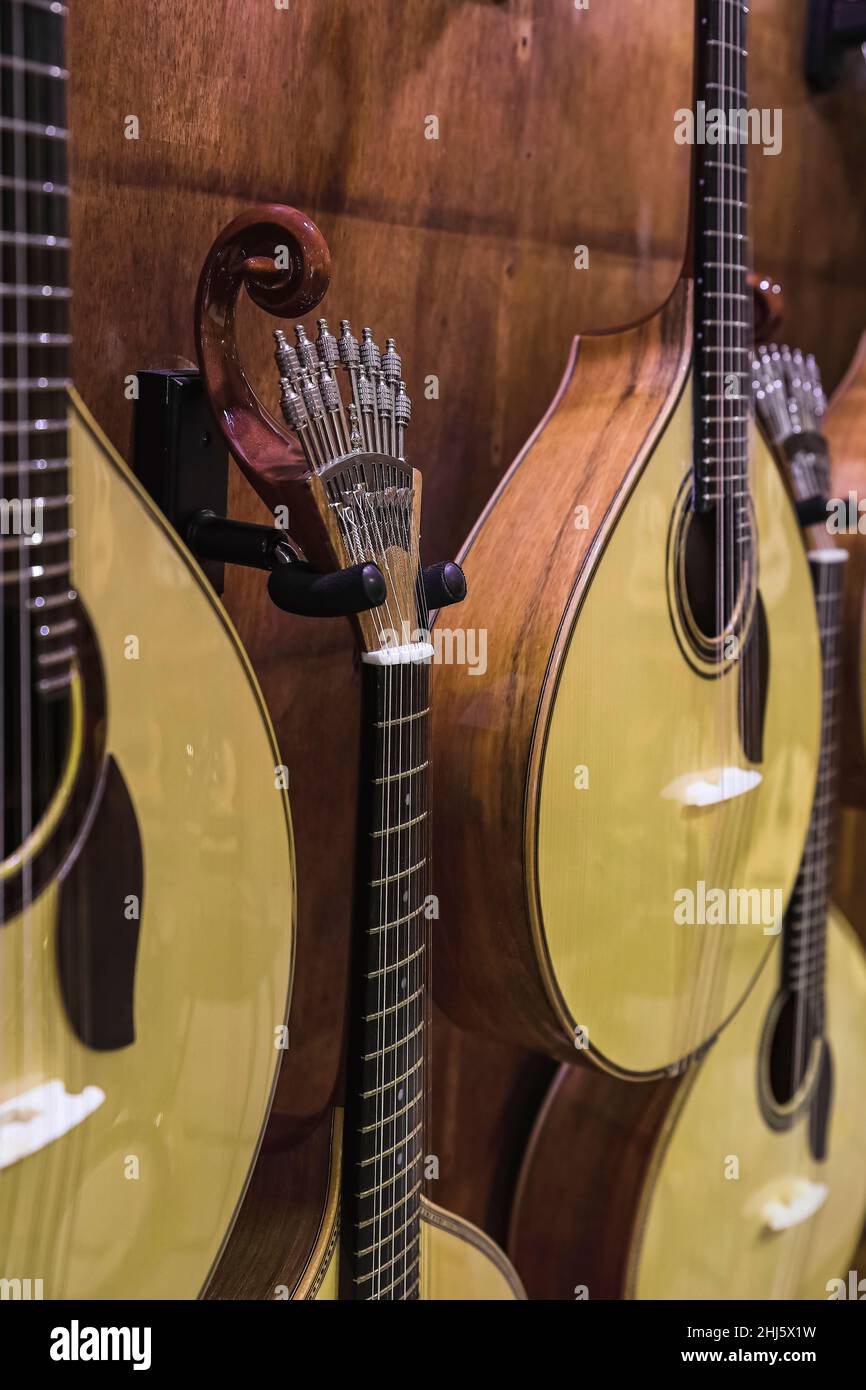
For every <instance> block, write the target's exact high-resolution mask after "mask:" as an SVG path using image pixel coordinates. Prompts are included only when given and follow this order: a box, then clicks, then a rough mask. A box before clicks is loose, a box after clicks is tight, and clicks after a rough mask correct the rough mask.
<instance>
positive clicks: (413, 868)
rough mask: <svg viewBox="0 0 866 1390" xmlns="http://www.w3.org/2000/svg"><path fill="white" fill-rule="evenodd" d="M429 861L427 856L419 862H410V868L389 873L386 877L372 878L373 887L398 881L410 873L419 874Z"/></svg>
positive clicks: (371, 885) (380, 886)
mask: <svg viewBox="0 0 866 1390" xmlns="http://www.w3.org/2000/svg"><path fill="white" fill-rule="evenodd" d="M426 863H427V860H426V858H424V859H419V861H418V863H417V864H410V865H409V867H408V868H405V869H398V870H397V872H396V873H395V874H388V875H387V877H385V878H374V879H371V880H370V887H371V888H382V887H384V886H385V884H386V883H396V882H397V880H398V879H400V878H408V877H409V875H410V874H417V873H418V872H419V870H421V869H423V868H424V865H425V864H426Z"/></svg>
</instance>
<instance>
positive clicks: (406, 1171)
mask: <svg viewBox="0 0 866 1390" xmlns="http://www.w3.org/2000/svg"><path fill="white" fill-rule="evenodd" d="M418 1157H419V1155H418V1154H416V1155H415V1158H414V1159H413V1162H415V1161H416V1160H417V1158H418ZM411 1174H412V1165H411V1164H409V1163H407V1164H406V1166H405V1168H401V1169H400V1170H399V1171H398V1172H396V1173H392V1175H391V1177H390V1178H385V1180H384V1181H383V1182H380V1183H377V1184H376V1186H375V1187H368V1188H365V1190H364V1191H363V1192H356V1193H355V1196H356V1197H357V1198H358V1200H359V1201H361V1202H364V1201H366V1200H367V1199H368V1198H369V1197H375V1196H377V1195H378V1193H379V1192H381V1190H382V1188H383V1187H393V1185H394V1183H395V1182H405V1181H406V1179H407V1178H409V1177H411ZM403 1200H404V1201H405V1200H406V1195H405V1193H404V1195H403Z"/></svg>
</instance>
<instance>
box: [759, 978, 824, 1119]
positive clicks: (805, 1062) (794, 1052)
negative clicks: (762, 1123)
mask: <svg viewBox="0 0 866 1390" xmlns="http://www.w3.org/2000/svg"><path fill="white" fill-rule="evenodd" d="M814 1036H815V1032H814V1027H813V1020H812V1016H811V1010H810V1009H809V1006H808V1005H807V1004H805V1003H804V1002H803V1001H802V1000H800V1001H799V1002H798V1000H797V999H796V997H795V996H794V995H792V994H788V995H786V997H785V999H784V1001H783V1003H782V1007H781V1009H780V1010H779V1012H778V1014H777V1016H776V1021H775V1026H774V1028H773V1030H772V1033H771V1035H770V1042H769V1053H768V1075H769V1081H770V1094H771V1096H772V1098H773V1100H774V1101H775V1103H776V1105H778V1106H781V1107H786V1106H789V1105H791V1104H792V1102H793V1101H794V1100H795V1099H796V1097H797V1096H798V1095H799V1093H800V1091H801V1089H802V1086H803V1082H804V1081H805V1079H806V1075H807V1073H808V1071H809V1064H810V1061H811V1057H812V1040H813V1038H814Z"/></svg>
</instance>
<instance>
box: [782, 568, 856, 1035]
mask: <svg viewBox="0 0 866 1390" xmlns="http://www.w3.org/2000/svg"><path fill="white" fill-rule="evenodd" d="M846 559H847V553H846V552H845V551H844V550H842V549H828V550H821V551H813V552H812V554H811V555H810V557H809V561H810V567H811V570H812V582H813V585H814V589H815V602H816V605H817V611H818V629H819V632H820V637H821V675H822V682H823V695H822V702H821V749H820V757H819V763H818V780H817V784H816V787H815V800H814V802H813V805H812V815H811V819H810V821H809V833H808V835H807V837H806V848H805V850H804V852H803V859H802V862H801V865H800V872H799V874H798V877H797V882H796V884H795V886H794V892H793V894H792V897H791V902H790V904H789V907H788V912H787V914H786V917H785V936H784V950H783V962H782V979H783V984H784V986H785V987H786V988H787V989H788V990H790V991H791V993H792V994H794V995H797V996H798V997H799V998H801V999H802V1000H803V1001H804V1002H806V1003H807V1004H808V1006H809V1008H808V1016H809V1018H810V1019H811V1020H813V1022H814V1027H815V1029H816V1031H817V1032H818V1033H821V1032H822V1031H823V1025H824V971H825V955H826V931H827V907H828V904H829V897H830V877H831V872H832V864H833V834H834V827H835V822H836V786H837V778H838V766H839V730H838V720H839V677H840V661H841V655H842V649H841V633H842V610H843V603H844V593H843V590H844V580H845V563H844V562H845V560H846Z"/></svg>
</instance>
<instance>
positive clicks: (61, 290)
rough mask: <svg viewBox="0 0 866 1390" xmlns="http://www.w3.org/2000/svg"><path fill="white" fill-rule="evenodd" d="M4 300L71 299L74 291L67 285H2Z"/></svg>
mask: <svg viewBox="0 0 866 1390" xmlns="http://www.w3.org/2000/svg"><path fill="white" fill-rule="evenodd" d="M0 296H2V298H3V299H71V298H72V291H71V289H69V288H68V286H66V285H10V284H5V283H4V284H0Z"/></svg>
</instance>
